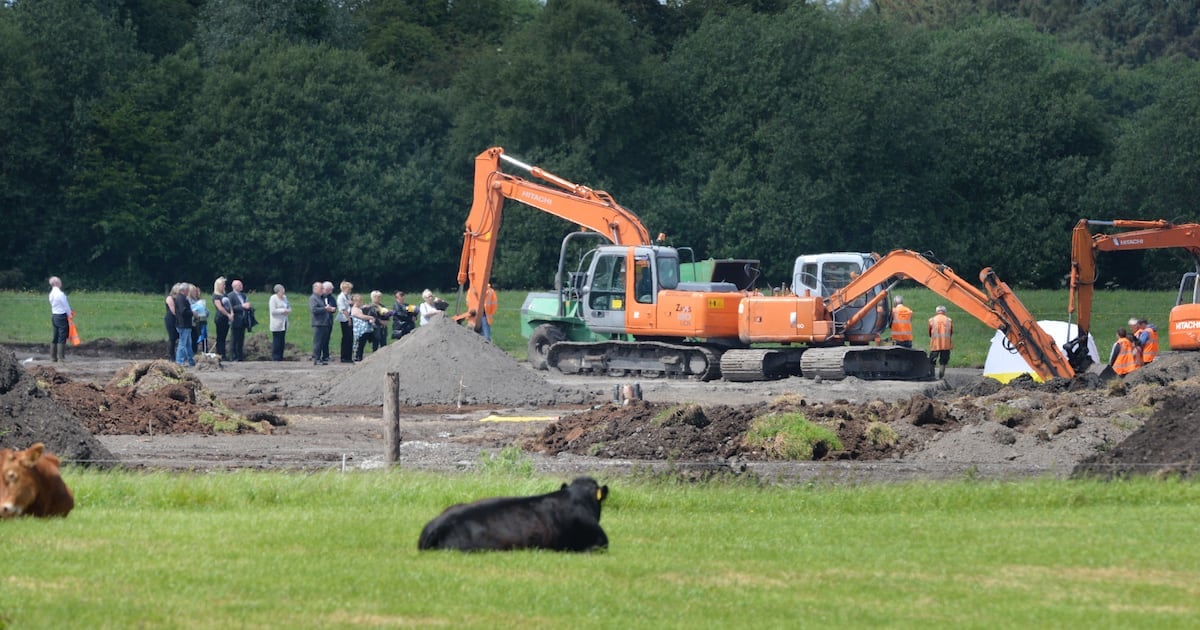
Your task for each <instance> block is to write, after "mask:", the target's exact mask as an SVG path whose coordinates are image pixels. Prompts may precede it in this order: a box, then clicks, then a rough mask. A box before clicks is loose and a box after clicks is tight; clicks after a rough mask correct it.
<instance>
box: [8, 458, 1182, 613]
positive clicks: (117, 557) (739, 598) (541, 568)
mask: <svg viewBox="0 0 1200 630" xmlns="http://www.w3.org/2000/svg"><path fill="white" fill-rule="evenodd" d="M64 476H65V479H66V480H67V482H68V483H69V484H71V486H72V488H73V489H74V491H75V495H76V500H77V501H76V502H77V506H76V508H75V511H74V512H72V513H71V515H70V516H69V517H68V518H66V519H52V520H38V519H20V520H12V521H4V522H0V530H2V531H3V536H4V545H5V550H6V551H7V552H8V553H7V557H6V558H5V565H4V571H5V581H4V588H3V589H0V626H11V627H14V628H63V627H89V628H90V627H113V628H126V627H150V628H158V627H171V628H177V627H205V628H229V627H239V628H241V627H288V628H330V627H338V628H359V627H362V628H378V627H397V626H404V627H408V626H439V627H455V628H498V627H555V628H563V627H570V628H614V627H619V628H623V627H654V628H697V627H703V628H728V627H738V628H780V627H794V626H798V625H799V626H809V625H821V626H829V627H870V626H888V627H913V628H916V627H921V628H925V627H975V628H987V627H1012V626H1017V627H1101V628H1187V627H1194V626H1195V625H1196V620H1197V618H1198V617H1200V599H1198V598H1197V597H1196V592H1195V591H1196V587H1195V584H1196V582H1197V579H1200V571H1198V570H1197V566H1200V547H1198V546H1197V545H1195V544H1194V541H1195V522H1196V519H1197V516H1200V501H1198V499H1200V486H1198V485H1197V484H1195V483H1189V482H1180V481H1177V480H1167V481H1154V480H1150V479H1140V480H1134V481H1124V482H1116V483H1102V482H1093V481H1072V482H1054V481H1021V482H1012V483H980V482H971V481H962V482H956V483H940V484H928V483H911V484H889V485H874V486H871V485H868V486H846V487H830V486H826V485H821V484H817V485H790V486H767V485H758V484H754V483H753V482H752V481H750V480H730V481H728V483H722V482H713V483H706V484H694V483H691V484H677V483H672V482H671V481H670V480H669V479H664V480H652V479H637V478H634V479H630V478H612V477H610V478H605V479H601V481H602V482H603V483H606V484H608V485H609V488H610V494H609V496H608V499H607V500H606V501H605V506H604V511H603V517H602V519H601V523H602V525H603V527H604V528H605V531H606V532H607V534H608V537H609V540H610V547H609V549H608V551H607V552H601V553H592V554H559V553H545V552H513V553H478V554H466V553H457V552H426V553H420V552H418V551H417V545H416V541H417V537H418V535H419V533H420V530H421V527H422V526H423V525H424V524H425V522H427V521H428V520H429V519H431V518H433V517H434V516H435V515H437V514H438V513H439V512H440V511H441V510H442V509H444V508H445V507H447V506H449V505H451V504H453V503H459V502H463V501H470V500H473V499H477V498H480V497H485V496H496V495H523V494H538V493H542V492H548V491H551V490H553V489H555V488H557V487H558V484H559V483H561V482H562V481H563V479H557V478H539V477H529V476H526V475H520V474H515V473H514V474H504V473H503V472H502V471H496V472H492V471H491V470H490V469H489V467H487V466H484V467H482V468H481V470H480V471H479V472H476V473H473V474H470V475H462V476H454V475H450V476H447V475H442V476H435V475H432V474H429V473H415V472H405V471H393V472H384V471H374V472H363V473H351V474H339V473H336V472H332V471H329V472H322V473H315V474H287V473H277V472H241V473H214V474H179V475H173V474H163V473H153V474H138V473H104V472H96V471H88V470H78V469H72V468H68V469H67V470H66V472H65V475H64Z"/></svg>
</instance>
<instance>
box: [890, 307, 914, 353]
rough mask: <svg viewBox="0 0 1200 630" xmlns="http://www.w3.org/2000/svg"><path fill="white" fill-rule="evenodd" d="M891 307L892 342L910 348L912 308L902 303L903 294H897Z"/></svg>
mask: <svg viewBox="0 0 1200 630" xmlns="http://www.w3.org/2000/svg"><path fill="white" fill-rule="evenodd" d="M895 304H896V305H895V307H894V308H893V309H892V343H894V344H896V345H897V346H901V347H903V348H911V347H912V343H913V330H912V315H913V312H912V309H911V308H908V307H907V306H905V305H904V296H901V295H897V296H896V300H895Z"/></svg>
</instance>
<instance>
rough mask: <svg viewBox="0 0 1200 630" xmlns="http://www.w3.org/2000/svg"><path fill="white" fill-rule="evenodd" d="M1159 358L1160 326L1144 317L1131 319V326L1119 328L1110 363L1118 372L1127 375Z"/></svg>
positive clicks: (1109, 359)
mask: <svg viewBox="0 0 1200 630" xmlns="http://www.w3.org/2000/svg"><path fill="white" fill-rule="evenodd" d="M1156 358H1158V328H1157V327H1156V326H1154V325H1153V324H1150V323H1149V322H1147V321H1146V320H1144V319H1138V318H1136V317H1134V318H1131V319H1130V320H1129V328H1128V329H1125V328H1118V329H1117V340H1116V342H1114V343H1113V347H1112V353H1111V354H1110V355H1109V358H1108V364H1109V365H1111V366H1112V369H1113V371H1114V372H1116V373H1117V374H1120V375H1121V376H1125V375H1126V374H1129V373H1130V372H1132V371H1134V370H1136V369H1138V368H1140V367H1145V366H1146V365H1149V364H1150V363H1152V362H1153V361H1154V359H1156Z"/></svg>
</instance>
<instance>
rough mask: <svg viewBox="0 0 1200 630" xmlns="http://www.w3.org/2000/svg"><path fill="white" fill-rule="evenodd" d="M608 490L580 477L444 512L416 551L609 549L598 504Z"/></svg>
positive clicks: (423, 533)
mask: <svg viewBox="0 0 1200 630" xmlns="http://www.w3.org/2000/svg"><path fill="white" fill-rule="evenodd" d="M607 496H608V486H602V485H600V484H598V483H596V480H595V479H592V478H591V477H579V478H577V479H575V480H574V481H572V482H571V484H570V485H567V484H565V483H564V484H563V485H562V488H561V489H559V490H558V491H557V492H551V493H549V494H539V495H537V496H532V497H499V498H493V499H483V500H480V501H476V502H474V503H463V504H459V505H454V506H451V507H449V508H447V509H446V511H445V512H442V513H441V514H440V515H438V517H437V518H435V519H433V520H432V521H430V522H429V524H427V525H426V526H425V529H424V530H422V531H421V538H420V540H419V541H418V542H417V548H418V549H422V550H425V549H457V550H459V551H484V550H492V551H508V550H511V549H553V550H555V551H591V550H593V549H605V548H607V547H608V537H607V536H606V535H605V534H604V530H603V529H601V528H600V503H601V502H602V501H604V499H605V497H607Z"/></svg>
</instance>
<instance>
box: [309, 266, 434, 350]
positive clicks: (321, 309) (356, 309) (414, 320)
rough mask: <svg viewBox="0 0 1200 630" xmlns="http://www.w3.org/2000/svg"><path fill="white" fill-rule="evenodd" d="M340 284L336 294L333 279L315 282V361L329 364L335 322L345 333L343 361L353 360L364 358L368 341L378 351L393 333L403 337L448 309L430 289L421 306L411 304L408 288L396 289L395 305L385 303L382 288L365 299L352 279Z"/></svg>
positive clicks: (311, 300) (312, 311)
mask: <svg viewBox="0 0 1200 630" xmlns="http://www.w3.org/2000/svg"><path fill="white" fill-rule="evenodd" d="M339 288H340V289H341V291H340V292H339V293H338V295H337V296H336V297H334V295H333V283H332V282H328V281H324V282H314V283H313V285H312V295H310V296H309V298H308V308H309V311H310V314H311V318H312V329H313V351H312V362H313V364H314V365H328V364H329V361H330V352H329V345H330V339H331V337H332V336H333V325H334V323H335V322H336V323H337V325H338V327H339V328H340V330H341V333H342V339H341V347H340V351H341V352H340V356H339V359H340V360H341V362H342V363H353V362H356V361H362V359H363V353H364V352H365V350H366V346H367V344H370V345H371V351H372V352H374V351H376V350H378V349H380V348H382V347H383V346H386V345H387V342H388V339H389V337H390V338H391V339H400V338H401V337H403V336H404V335H407V334H408V333H410V332H412V331H413V330H414V329H415V328H416V326H417V325H418V323H419V324H420V325H425V324H427V323H429V322H430V321H431V320H432V319H433V318H434V317H438V316H441V315H442V314H443V313H444V312H445V306H444V304H445V303H444V302H442V303H441V304H438V300H437V297H436V296H435V295H434V294H433V292H432V291H430V290H429V289H425V291H424V292H422V294H421V303H420V304H419V305H418V306H412V305H409V304H408V302H407V301H406V298H405V293H404V291H396V292H395V293H394V294H393V296H392V297H393V298H394V301H393V303H392V306H391V308H388V307H387V306H386V305H385V304H384V303H383V292H382V291H371V292H370V293H369V294H368V296H369V298H370V302H364V301H363V296H362V294H359V293H354V284H353V283H352V282H350V281H348V280H343V281H342V282H341V284H340V285H339ZM438 306H441V308H438ZM389 321H390V322H391V333H390V335H389V332H388V322H389Z"/></svg>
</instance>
